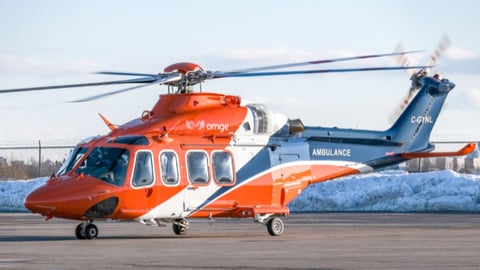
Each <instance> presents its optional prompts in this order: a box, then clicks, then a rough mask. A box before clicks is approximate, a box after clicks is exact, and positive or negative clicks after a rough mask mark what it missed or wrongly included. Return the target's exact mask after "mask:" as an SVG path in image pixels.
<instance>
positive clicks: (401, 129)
mask: <svg viewBox="0 0 480 270" xmlns="http://www.w3.org/2000/svg"><path fill="white" fill-rule="evenodd" d="M419 83H420V85H421V89H420V91H419V92H418V93H417V95H416V96H415V97H414V99H413V100H412V102H410V104H409V105H408V106H407V108H405V110H404V111H403V113H402V114H401V115H400V117H399V118H398V119H397V121H396V122H395V123H394V124H393V126H392V127H391V128H390V129H389V130H388V131H387V132H388V133H390V134H392V139H393V140H394V141H397V142H401V143H403V146H404V148H405V149H404V150H405V151H408V152H411V151H423V150H427V149H429V148H431V146H430V142H429V140H430V133H431V132H432V129H433V126H434V124H435V122H436V121H437V118H438V115H439V114H440V111H441V109H442V106H443V104H444V102H445V99H446V97H447V95H448V93H449V92H450V91H451V90H452V89H453V88H454V87H455V84H454V83H452V82H450V81H448V80H447V79H442V80H439V79H435V78H432V77H423V78H421V79H420V80H419Z"/></svg>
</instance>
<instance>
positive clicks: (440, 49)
mask: <svg viewBox="0 0 480 270" xmlns="http://www.w3.org/2000/svg"><path fill="white" fill-rule="evenodd" d="M451 44H452V42H451V40H450V38H449V37H448V36H447V35H444V36H443V37H442V39H441V40H440V42H438V45H437V48H435V50H434V51H433V53H432V55H431V56H430V59H429V61H428V63H427V66H433V65H434V64H435V63H436V62H437V61H438V59H439V58H440V57H441V56H442V55H443V53H444V52H445V50H447V49H448V47H450V45H451Z"/></svg>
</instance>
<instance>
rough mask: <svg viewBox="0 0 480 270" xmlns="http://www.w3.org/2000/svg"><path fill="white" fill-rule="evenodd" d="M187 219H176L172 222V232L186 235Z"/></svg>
mask: <svg viewBox="0 0 480 270" xmlns="http://www.w3.org/2000/svg"><path fill="white" fill-rule="evenodd" d="M188 227H189V224H188V220H186V219H176V220H175V221H174V222H173V224H172V229H173V232H174V233H175V234H176V235H186V234H187V233H188Z"/></svg>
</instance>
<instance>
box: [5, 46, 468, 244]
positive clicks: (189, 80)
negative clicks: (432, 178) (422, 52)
mask: <svg viewBox="0 0 480 270" xmlns="http://www.w3.org/2000/svg"><path fill="white" fill-rule="evenodd" d="M417 52H419V51H408V52H394V53H386V54H371V55H361V56H353V57H343V58H334V59H326V60H315V61H307V62H296V63H288V64H281V65H272V66H262V67H255V68H247V69H238V70H231V71H207V70H204V69H203V68H202V67H201V66H200V65H198V64H195V63H191V62H180V63H176V64H173V65H170V66H168V67H166V68H165V69H164V71H163V72H160V73H158V74H146V73H130V72H116V71H102V72H98V73H99V74H106V75H116V76H130V77H134V78H132V79H124V80H116V81H105V82H95V83H79V84H68V85H53V86H42V87H30V88H16V89H4V90H0V93H1V94H5V93H16V92H27V91H43V90H50V89H58V88H73V87H91V86H103V85H123V84H125V85H134V86H130V87H127V88H125V89H121V90H115V91H113V92H108V93H104V94H99V95H95V96H92V97H88V98H84V99H80V100H76V102H86V101H91V100H95V99H99V98H104V97H107V96H110V95H115V94H120V93H123V92H126V91H131V90H135V89H138V88H141V87H146V86H151V85H165V86H167V88H168V92H167V93H166V94H161V95H160V97H159V99H158V101H157V103H156V104H155V105H154V106H153V108H152V109H151V110H146V111H144V112H143V113H142V114H141V116H140V117H139V118H136V119H133V120H131V121H129V122H127V123H125V124H122V125H114V124H112V123H111V122H110V121H109V120H108V119H107V118H106V117H104V116H103V115H101V114H100V117H101V118H102V120H103V121H104V122H105V124H106V125H107V127H108V128H109V130H110V131H109V133H108V134H106V135H101V136H94V137H91V138H87V139H85V140H83V141H81V142H79V143H78V144H77V145H76V147H75V148H74V149H73V150H72V151H71V153H70V156H69V157H68V158H67V159H66V160H65V162H64V163H63V165H62V166H61V167H60V169H59V170H58V171H57V172H56V173H54V174H53V175H52V176H51V177H50V178H49V179H48V181H47V182H46V183H45V184H44V185H43V186H41V187H39V188H37V189H36V190H34V191H32V192H31V193H30V194H29V195H28V196H27V197H26V198H25V207H26V208H27V209H28V210H30V211H31V212H32V213H38V214H40V215H42V216H44V217H45V218H46V219H47V220H48V219H51V218H63V219H72V220H78V221H80V223H79V224H78V225H77V227H76V229H75V236H76V237H77V238H78V239H95V238H97V237H98V234H99V229H98V227H97V226H96V224H95V222H96V221H99V220H115V221H123V220H134V221H138V222H140V223H142V224H144V225H152V226H167V225H168V224H171V226H172V229H173V232H174V233H175V234H176V235H186V234H187V233H188V231H189V226H190V224H189V220H191V219H195V218H203V219H217V218H251V219H253V221H254V222H258V223H260V224H263V225H265V226H266V228H267V232H268V233H269V234H270V235H272V236H279V235H282V234H283V232H284V229H285V225H284V222H283V220H282V217H284V216H287V215H289V213H290V211H289V208H288V204H289V203H290V202H291V201H292V200H293V199H295V198H296V197H297V196H298V195H299V194H300V193H301V192H302V191H303V190H305V189H306V188H307V187H308V186H309V185H312V184H315V183H320V182H323V181H327V180H333V179H337V178H339V177H343V176H348V175H352V174H358V173H369V172H372V171H374V170H378V169H381V168H385V167H388V166H391V165H394V164H398V163H401V162H404V161H406V160H409V159H412V158H418V157H437V156H453V155H467V154H469V153H471V152H472V151H473V150H474V149H475V147H476V144H474V143H470V144H467V145H466V146H465V147H463V148H462V149H460V150H458V151H454V152H432V151H433V150H434V148H435V146H434V144H432V143H431V142H430V141H429V139H430V133H431V131H432V129H433V127H434V124H435V122H436V120H437V117H438V115H439V112H440V110H441V108H442V105H443V104H444V102H445V99H446V97H447V95H448V93H449V92H450V91H451V90H452V89H454V87H455V84H454V83H453V82H451V81H449V80H448V79H441V78H435V77H430V76H428V73H427V72H423V71H426V70H427V68H429V67H431V66H408V67H405V66H392V67H390V66H381V67H366V68H343V69H308V70H282V69H287V68H293V67H300V66H307V65H319V64H325V63H332V62H339V61H353V60H360V59H368V58H380V57H389V56H398V55H406V54H411V53H417ZM400 69H420V70H422V72H419V73H418V74H419V75H418V76H416V77H415V82H414V83H415V85H416V86H418V88H419V90H418V92H417V93H416V95H415V97H414V98H413V99H412V100H411V102H410V103H409V104H408V106H406V108H405V110H404V111H403V112H402V113H401V115H400V116H399V117H398V119H397V120H396V121H395V122H394V123H393V125H392V126H391V127H390V128H388V129H386V130H384V131H375V130H361V129H344V128H337V127H331V128H330V127H320V126H305V125H304V124H303V123H302V121H301V120H300V119H289V118H287V117H286V116H284V115H283V114H281V113H276V112H272V111H271V110H270V109H269V108H268V107H267V106H265V105H262V104H243V102H242V99H241V97H239V96H235V95H225V94H222V93H214V92H205V91H203V90H201V89H200V91H195V89H194V86H196V85H200V84H201V83H204V82H205V81H208V80H212V79H221V78H229V77H257V76H286V75H298V74H318V73H339V72H365V71H384V70H400Z"/></svg>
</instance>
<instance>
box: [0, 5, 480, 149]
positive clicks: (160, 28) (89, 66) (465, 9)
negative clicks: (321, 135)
mask: <svg viewBox="0 0 480 270" xmlns="http://www.w3.org/2000/svg"><path fill="white" fill-rule="evenodd" d="M478 10H480V2H479V1H473V0H472V1H466V0H460V1H456V2H452V1H444V0H437V1H413V0H406V1H388V0H387V1H380V0H378V1H354V0H352V1H313V0H312V1H308V0H300V1H282V0H264V1H253V0H242V1H209V0H204V1H193V0H192V1H147V0H140V1H117V0H116V1H93V0H92V1H89V0H87V1H54V0H46V1H33V0H24V1H16V0H0V33H1V35H2V37H1V42H0V89H6V88H17V87H18V88H20V87H31V86H44V85H54V84H65V83H84V82H95V81H103V80H112V79H113V80H117V79H128V78H129V77H118V76H107V75H98V74H93V73H94V72H97V71H124V72H143V73H158V72H163V69H164V68H165V67H167V66H168V65H170V64H173V63H177V62H185V61H188V62H194V63H198V64H200V65H201V66H202V67H203V68H204V69H206V70H212V71H213V70H232V69H241V68H249V67H256V66H265V65H273V64H284V63H290V62H297V61H309V60H318V59H328V58H334V57H345V56H353V55H365V54H376V53H389V52H393V51H394V50H395V48H396V47H397V46H398V45H399V44H402V45H403V47H404V48H405V49H406V50H425V52H424V53H421V54H414V55H410V60H411V62H412V64H414V65H425V64H426V63H427V62H428V57H429V55H430V54H431V53H432V51H433V50H434V49H435V47H436V46H437V44H438V42H439V41H440V40H441V39H442V37H443V36H445V35H446V36H448V37H449V39H450V40H451V46H450V47H449V48H448V49H447V50H446V51H445V53H444V54H443V55H442V57H441V59H440V60H439V61H438V62H437V63H436V65H437V66H436V67H435V68H434V69H433V71H439V72H440V74H441V75H442V77H444V78H449V79H450V80H451V81H453V82H455V83H456V85H457V87H456V89H455V90H454V91H452V92H451V94H450V96H449V99H448V100H447V105H446V107H445V109H444V110H443V111H442V113H441V115H440V118H439V120H438V122H437V126H436V127H435V129H434V130H433V133H432V140H442V141H444V140H464V141H478V140H480V125H479V124H478V120H477V119H478V116H479V114H480V83H479V81H478V80H479V79H480V76H479V75H480V39H479V38H478V37H479V36H480V18H479V16H478ZM372 65H376V66H385V65H388V66H396V65H398V60H397V58H395V57H390V58H384V59H375V60H369V61H366V60H362V61H352V62H348V63H335V64H328V65H323V66H314V67H312V68H343V67H349V68H350V67H364V66H372ZM409 86H410V80H409V75H408V73H407V72H405V71H401V70H400V71H381V72H363V73H344V74H316V75H298V76H283V77H262V78H225V79H217V80H210V81H208V82H206V83H205V84H204V85H203V90H204V91H209V92H221V93H226V94H233V95H239V96H241V97H242V98H243V99H244V100H248V101H250V102H254V103H264V104H266V105H268V106H269V107H270V108H271V109H272V110H273V111H276V112H281V113H283V114H285V115H287V116H288V117H289V118H300V119H302V121H303V122H304V124H306V125H314V126H327V127H328V126H337V127H348V128H361V129H374V130H383V129H386V128H388V127H389V125H390V121H389V118H390V116H391V115H392V114H393V113H394V111H395V110H396V109H397V107H398V106H399V104H400V102H401V101H402V100H403V98H404V97H405V95H406V94H407V91H408V88H409ZM121 87H122V86H108V87H89V88H71V89H64V90H51V91H43V92H28V93H13V94H2V95H0V115H1V116H2V117H0V145H4V144H23V143H25V142H31V141H38V140H42V141H44V142H47V143H49V142H51V143H56V142H76V141H79V140H81V139H83V138H85V137H88V136H92V135H98V134H106V133H108V128H107V127H106V126H105V124H104V123H103V122H102V120H101V119H100V117H99V116H98V114H97V113H102V114H103V115H105V116H106V117H107V118H108V119H109V120H110V121H111V122H112V123H114V124H123V123H125V122H128V121H129V120H131V119H134V118H137V117H140V115H141V114H142V112H143V111H144V110H149V109H151V108H152V107H153V106H154V104H155V102H156V100H157V99H158V95H160V94H162V93H166V91H167V89H166V87H165V86H150V87H145V88H141V89H138V90H135V91H131V92H127V93H123V94H120V95H116V96H111V97H108V98H104V99H100V100H95V101H91V102H87V103H71V102H70V101H72V100H76V99H81V98H86V97H89V96H93V95H97V94H101V93H104V92H107V91H112V90H117V89H121Z"/></svg>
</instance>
